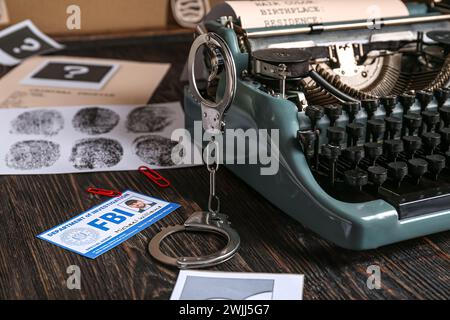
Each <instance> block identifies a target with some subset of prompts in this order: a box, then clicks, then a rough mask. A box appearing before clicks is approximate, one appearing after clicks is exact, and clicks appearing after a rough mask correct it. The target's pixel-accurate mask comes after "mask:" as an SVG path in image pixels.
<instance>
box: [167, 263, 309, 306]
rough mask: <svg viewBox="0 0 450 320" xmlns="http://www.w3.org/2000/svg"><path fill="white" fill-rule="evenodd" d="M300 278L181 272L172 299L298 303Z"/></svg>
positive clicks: (301, 288)
mask: <svg viewBox="0 0 450 320" xmlns="http://www.w3.org/2000/svg"><path fill="white" fill-rule="evenodd" d="M303 278H304V276H303V275H300V274H275V273H244V272H215V271H194V270H181V271H180V273H179V274H178V279H177V283H176V284H175V288H174V289H173V292H172V295H171V297H170V299H171V300H301V299H302V298H303Z"/></svg>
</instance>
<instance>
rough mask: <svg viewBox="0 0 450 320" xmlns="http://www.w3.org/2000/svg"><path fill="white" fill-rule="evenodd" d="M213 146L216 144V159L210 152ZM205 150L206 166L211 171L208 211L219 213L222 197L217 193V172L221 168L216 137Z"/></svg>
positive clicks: (212, 138)
mask: <svg viewBox="0 0 450 320" xmlns="http://www.w3.org/2000/svg"><path fill="white" fill-rule="evenodd" d="M211 146H214V159H213V157H212V156H211V153H210V148H211ZM205 151H206V156H207V161H206V168H207V169H208V172H209V197H208V211H209V212H211V213H213V214H218V213H219V212H220V198H219V197H218V196H217V195H216V172H217V170H219V144H218V143H217V141H216V140H215V139H214V137H211V140H210V141H209V142H208V145H207V146H206V150H205Z"/></svg>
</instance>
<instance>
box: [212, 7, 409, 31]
mask: <svg viewBox="0 0 450 320" xmlns="http://www.w3.org/2000/svg"><path fill="white" fill-rule="evenodd" d="M407 15H408V9H407V8H406V6H405V5H404V4H403V3H402V2H401V1H400V0H377V1H374V0H358V1H354V0H343V1H342V0H340V1H336V0H304V1H302V0H300V1H290V0H280V1H269V0H268V1H227V2H226V3H225V4H222V5H218V6H216V7H215V8H214V9H213V10H212V11H211V13H210V14H209V15H208V18H207V19H210V18H211V19H213V18H218V17H220V16H234V17H240V18H241V23H242V27H243V28H244V29H251V28H270V27H281V26H290V25H299V24H306V25H309V24H319V23H325V22H339V21H350V20H373V19H379V18H389V17H399V16H407Z"/></svg>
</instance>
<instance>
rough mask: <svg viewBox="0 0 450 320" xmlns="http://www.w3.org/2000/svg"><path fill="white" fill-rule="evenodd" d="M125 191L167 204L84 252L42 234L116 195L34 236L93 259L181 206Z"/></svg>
mask: <svg viewBox="0 0 450 320" xmlns="http://www.w3.org/2000/svg"><path fill="white" fill-rule="evenodd" d="M126 192H133V193H135V194H138V195H141V196H144V197H148V198H153V199H156V200H159V201H163V202H166V203H167V205H166V206H165V207H164V208H161V209H160V210H158V211H156V212H154V213H153V214H152V215H150V216H149V217H147V218H146V219H144V220H143V221H141V222H139V223H138V224H136V225H135V226H133V227H131V228H129V229H127V230H126V231H124V232H122V233H120V234H118V235H117V236H115V237H113V238H111V239H109V240H108V241H106V242H105V243H102V244H100V245H98V246H97V247H95V248H93V249H92V250H90V251H88V252H86V253H82V252H80V251H77V250H74V249H72V248H68V247H66V246H64V245H62V244H60V243H57V242H54V241H52V240H49V239H46V238H44V237H43V236H42V235H43V234H46V233H48V232H50V231H52V230H54V229H56V228H58V227H59V226H61V225H63V224H66V223H68V222H69V221H72V220H75V219H76V218H78V217H79V216H82V215H83V214H85V213H86V212H88V211H92V210H94V209H95V208H98V207H100V206H102V205H105V204H106V203H108V202H110V201H111V202H113V201H114V200H115V199H117V197H116V198H112V199H109V200H108V201H105V202H102V203H100V204H98V205H96V206H94V207H92V208H90V209H88V210H86V211H83V212H82V213H80V214H78V215H76V216H75V217H73V218H71V219H69V220H67V221H65V222H63V223H60V224H59V225H57V226H55V227H53V228H51V229H48V230H46V231H44V232H42V233H40V234H38V235H37V236H36V237H37V238H39V239H41V240H44V241H47V242H50V243H52V244H54V245H56V246H58V247H61V248H63V249H66V250H68V251H72V252H75V253H77V254H79V255H81V256H83V257H87V258H90V259H95V258H97V257H98V256H100V255H101V254H103V253H105V252H106V251H108V250H110V249H112V248H114V247H115V246H118V245H119V244H121V243H122V242H124V241H126V240H128V239H129V238H131V237H132V236H134V235H135V234H136V233H139V232H140V231H142V230H144V229H145V228H147V227H149V226H150V225H152V224H154V223H155V222H157V221H159V220H160V219H162V218H164V217H165V216H167V215H168V214H169V213H171V212H173V211H175V210H176V209H178V208H180V207H181V206H180V205H179V204H177V203H174V202H168V201H166V200H163V199H159V198H155V197H152V196H149V195H145V194H142V193H139V192H136V191H133V190H129V189H127V190H125V191H123V192H122V193H126Z"/></svg>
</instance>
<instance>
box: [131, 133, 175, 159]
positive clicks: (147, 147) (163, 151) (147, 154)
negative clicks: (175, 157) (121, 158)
mask: <svg viewBox="0 0 450 320" xmlns="http://www.w3.org/2000/svg"><path fill="white" fill-rule="evenodd" d="M177 144H178V143H177V142H175V141H172V140H170V139H167V138H164V137H161V136H158V135H147V136H142V137H138V138H136V140H134V149H135V152H136V155H137V156H138V157H139V158H140V159H141V160H142V161H144V162H145V163H148V164H150V165H155V166H161V167H164V166H173V165H174V163H173V161H172V157H171V154H172V149H173V148H174V147H175V146H176V145H177Z"/></svg>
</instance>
